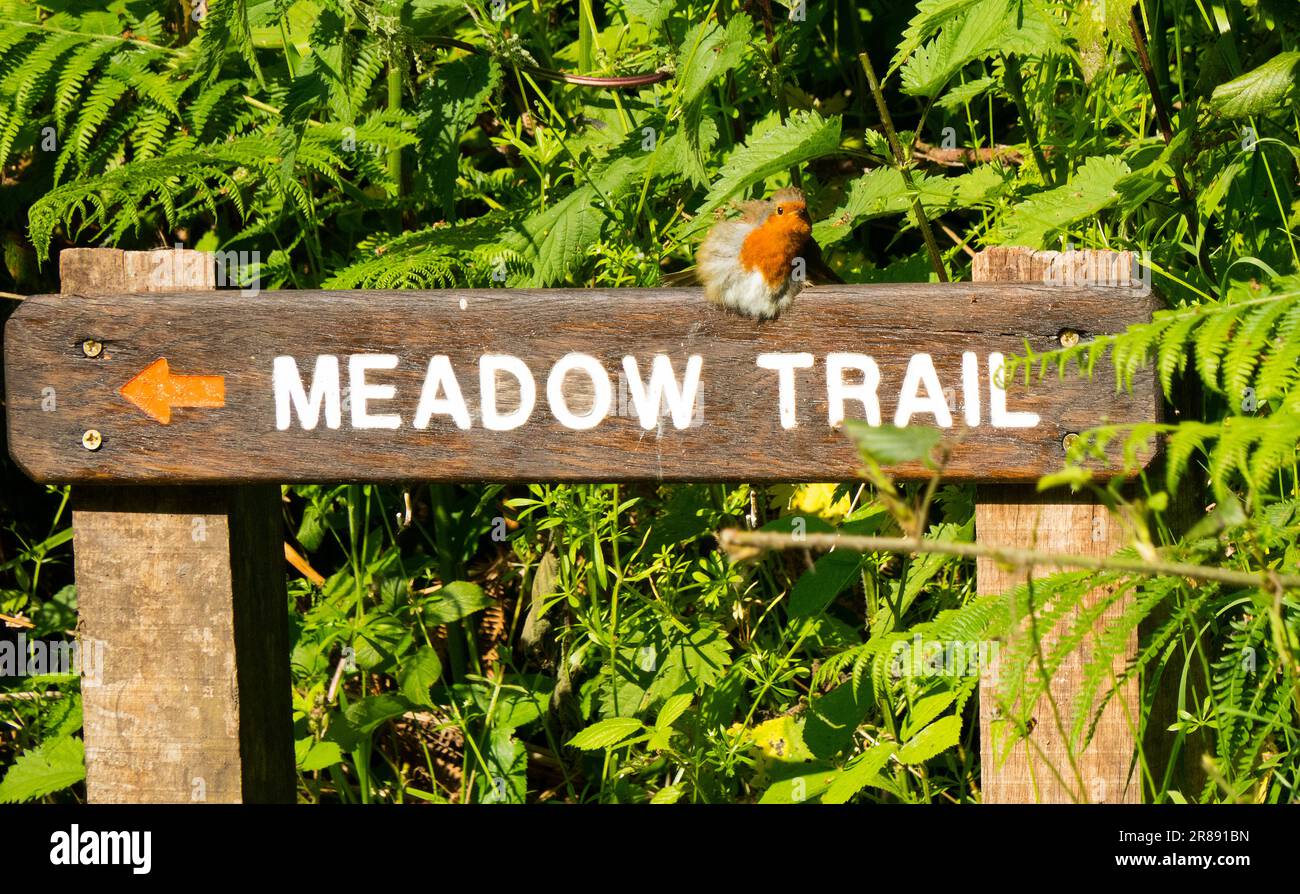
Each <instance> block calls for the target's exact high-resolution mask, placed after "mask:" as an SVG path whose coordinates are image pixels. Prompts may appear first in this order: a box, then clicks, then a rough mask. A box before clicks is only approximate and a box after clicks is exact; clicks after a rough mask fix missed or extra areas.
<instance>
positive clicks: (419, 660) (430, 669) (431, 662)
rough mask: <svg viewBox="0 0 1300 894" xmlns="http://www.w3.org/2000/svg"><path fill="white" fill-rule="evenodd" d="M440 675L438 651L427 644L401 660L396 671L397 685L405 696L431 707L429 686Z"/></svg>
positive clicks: (440, 667)
mask: <svg viewBox="0 0 1300 894" xmlns="http://www.w3.org/2000/svg"><path fill="white" fill-rule="evenodd" d="M441 676H442V662H441V661H439V660H438V653H437V652H435V651H434V650H433V649H431V648H429V647H428V646H422V647H421V648H420V649H419V650H418V651H417V652H416V653H415V655H413V656H412V657H411V658H408V659H407V660H406V661H404V662H402V667H401V670H399V671H398V672H397V685H398V686H399V687H400V688H401V690H402V695H404V696H406V697H407V698H408V699H410V700H411V701H412V702H414V703H415V704H417V705H424V706H425V707H429V708H432V707H433V700H432V699H430V698H429V687H430V686H432V685H433V684H434V683H436V682H438V678H439V677H441Z"/></svg>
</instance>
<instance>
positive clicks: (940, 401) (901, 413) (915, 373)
mask: <svg viewBox="0 0 1300 894" xmlns="http://www.w3.org/2000/svg"><path fill="white" fill-rule="evenodd" d="M922 387H924V388H925V397H922V396H921V392H920V389H921V388H922ZM917 413H929V414H930V415H932V416H934V423H935V425H937V426H939V427H940V428H952V412H951V411H950V410H949V409H948V401H947V400H945V399H944V396H943V386H942V385H940V384H939V373H938V372H937V371H935V368H934V360H933V359H931V357H930V355H929V354H913V355H912V359H911V360H909V361H907V373H906V374H905V375H904V376H903V389H902V391H900V392H899V394H898V409H897V410H895V411H894V425H897V426H898V427H899V428H902V427H903V426H905V425H907V423H909V422H911V421H912V417H913V416H915V415H916V414H917Z"/></svg>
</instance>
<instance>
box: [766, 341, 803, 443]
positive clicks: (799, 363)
mask: <svg viewBox="0 0 1300 894" xmlns="http://www.w3.org/2000/svg"><path fill="white" fill-rule="evenodd" d="M755 362H756V363H757V364H758V365H759V367H760V368H762V369H774V370H776V387H777V393H776V403H777V409H778V411H779V412H780V414H781V427H782V428H794V427H795V426H796V425H798V424H799V420H798V419H797V418H796V416H795V393H794V371H795V370H796V369H808V368H809V367H811V366H812V365H813V355H812V354H808V353H803V354H759V355H758V359H757V360H756V361H755Z"/></svg>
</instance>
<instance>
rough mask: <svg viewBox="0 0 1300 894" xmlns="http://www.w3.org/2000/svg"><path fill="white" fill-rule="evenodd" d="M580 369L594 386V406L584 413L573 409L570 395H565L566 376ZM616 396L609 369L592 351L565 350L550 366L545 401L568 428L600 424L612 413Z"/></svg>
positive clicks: (582, 429) (590, 426) (587, 427)
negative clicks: (570, 406)
mask: <svg viewBox="0 0 1300 894" xmlns="http://www.w3.org/2000/svg"><path fill="white" fill-rule="evenodd" d="M578 371H581V372H584V373H586V374H587V376H588V377H589V378H590V379H591V387H592V400H591V409H590V410H589V411H587V413H585V414H583V415H579V414H577V413H574V412H573V411H572V410H570V409H569V402H568V399H567V398H566V397H565V396H564V377H565V376H567V375H568V374H569V373H570V372H578ZM613 398H614V389H613V386H611V385H610V383H609V373H607V372H605V367H603V366H601V365H600V361H599V360H597V359H596V358H595V357H592V356H591V355H590V354H578V353H576V352H575V353H573V354H565V355H564V356H563V357H562V358H560V361H559V362H558V363H556V364H555V365H554V366H553V367H551V374H550V376H548V377H547V379H546V401H547V403H549V404H550V405H551V415H552V416H554V417H555V418H556V419H557V420H559V422H560V424H561V425H563V426H564V427H565V428H571V429H574V430H575V431H586V430H587V429H590V428H595V427H596V426H598V425H600V423H601V420H603V419H604V418H605V417H606V416H608V415H609V405H610V403H611V402H612V401H613Z"/></svg>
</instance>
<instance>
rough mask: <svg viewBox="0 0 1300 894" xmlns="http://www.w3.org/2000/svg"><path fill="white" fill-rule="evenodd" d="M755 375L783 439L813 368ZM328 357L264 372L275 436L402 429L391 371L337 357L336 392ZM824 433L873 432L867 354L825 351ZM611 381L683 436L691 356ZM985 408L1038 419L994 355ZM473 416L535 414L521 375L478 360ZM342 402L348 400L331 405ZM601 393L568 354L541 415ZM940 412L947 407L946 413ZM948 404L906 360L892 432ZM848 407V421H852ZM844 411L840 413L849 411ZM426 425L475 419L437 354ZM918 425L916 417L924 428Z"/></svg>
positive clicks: (599, 380) (376, 359)
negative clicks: (1015, 395)
mask: <svg viewBox="0 0 1300 894" xmlns="http://www.w3.org/2000/svg"><path fill="white" fill-rule="evenodd" d="M754 362H755V365H756V366H757V367H758V368H760V369H764V370H770V371H772V372H775V373H776V374H777V381H776V385H777V408H776V409H777V414H778V418H779V419H780V422H781V427H782V428H784V429H792V428H795V427H796V426H797V425H798V424H799V420H798V388H797V375H796V371H797V370H801V369H811V368H813V367H814V366H815V365H816V360H815V359H814V357H813V355H812V354H810V353H807V352H799V353H772V354H759V355H758V356H757V357H756V358H755V360H754ZM339 365H340V362H339V358H338V357H336V356H334V355H332V354H322V355H319V356H317V357H316V359H315V365H314V369H313V372H312V376H311V380H310V382H309V383H304V381H303V378H302V375H301V372H300V370H299V367H298V361H297V360H296V359H295V358H293V357H289V356H283V357H276V358H275V359H274V363H273V368H272V376H271V381H272V390H273V392H274V397H275V427H276V428H277V429H278V430H280V431H285V430H286V429H288V428H290V427H291V426H292V424H293V418H294V416H297V418H298V422H299V424H300V425H301V426H302V428H303V430H304V431H311V430H312V429H315V428H316V426H317V425H318V424H319V423H320V420H321V416H322V414H323V415H324V419H325V426H326V427H327V428H331V429H337V428H339V427H340V426H341V424H342V416H343V412H344V411H345V410H346V411H349V413H350V417H351V427H352V428H355V429H396V428H400V427H401V426H402V417H401V415H399V414H398V413H385V412H380V410H381V409H382V408H380V407H377V406H376V405H377V404H382V403H384V402H387V401H392V400H395V399H396V398H397V387H396V386H395V385H392V384H387V383H384V382H382V381H381V380H379V377H378V376H375V377H373V378H372V377H371V373H379V372H383V371H385V370H394V369H396V368H397V367H398V365H399V358H398V357H397V355H395V354H352V355H350V356H349V357H348V358H347V366H348V387H347V388H346V389H344V388H342V387H341V381H340V369H339ZM825 365H826V413H827V423H828V424H829V425H831V426H832V427H836V426H839V425H840V424H841V423H843V422H844V420H845V418H847V417H848V416H849V415H853V416H854V418H861V419H864V420H866V422H867V424H868V425H881V424H883V420H882V411H881V401H880V389H881V386H882V381H883V380H882V375H881V370H880V365H879V364H878V363H877V362H876V360H875V358H873V357H872V356H871V355H869V354H858V353H851V352H832V353H829V354H827V355H826V357H825ZM622 366H623V374H624V376H625V377H626V381H627V390H628V393H629V395H630V404H631V408H632V410H633V411H634V415H635V416H636V419H637V423H638V424H639V425H640V426H641V428H643V429H645V430H646V431H653V430H655V429H657V428H660V426H661V422H662V420H663V419H664V418H665V417H667V418H670V419H671V420H672V424H673V427H674V428H677V429H685V428H689V427H690V426H691V425H692V423H693V422H694V421H695V416H696V412H695V411H696V407H697V406H698V403H699V400H700V388H701V384H700V383H701V379H702V378H703V374H704V358H703V357H702V356H700V355H699V354H692V355H690V356H689V357H688V358H687V360H686V365H685V369H684V370H682V371H680V377H679V371H678V370H677V369H675V368H674V367H673V362H672V359H671V358H670V357H669V356H668V355H667V354H655V355H654V356H653V357H652V358H650V370H649V375H648V377H647V376H645V375H643V374H642V369H643V368H642V366H641V365H640V363H639V362H638V360H637V358H636V357H633V356H631V355H628V356H625V357H623V358H622ZM987 374H988V379H989V403H988V407H989V410H988V420H987V424H988V425H990V426H992V427H994V428H1034V427H1036V426H1038V424H1039V422H1040V420H1039V416H1038V414H1037V413H1032V412H1027V411H1012V410H1009V409H1008V408H1007V390H1006V382H1005V381H1004V378H1005V375H1006V362H1005V358H1004V357H1003V355H1002V354H1000V353H997V352H991V353H990V354H989V355H988V363H987ZM572 376H576V377H578V379H581V378H583V377H585V378H586V379H587V380H589V382H590V384H589V385H588V384H587V383H585V382H584V383H581V385H578V386H576V387H575V385H574V384H571V377H572ZM505 378H510V379H514V387H505V386H503V384H502V380H503V379H505ZM478 386H479V408H478V411H479V412H478V417H477V418H478V419H479V420H480V422H481V424H482V426H483V427H484V428H485V429H487V430H488V431H511V430H513V429H517V428H519V427H521V426H523V425H525V424H526V423H527V422H528V421H529V420H530V419H532V417H533V412H534V410H535V409H536V407H537V390H538V387H537V380H536V378H535V377H534V375H533V372H532V370H531V369H529V368H528V365H527V364H526V363H525V362H524V361H523V360H521V359H520V358H518V357H515V356H513V355H511V354H483V355H481V356H480V357H479V369H478ZM981 386H982V380H981V376H980V357H979V355H978V354H976V353H975V352H974V351H965V352H963V353H962V355H961V407H960V410H961V413H962V418H963V421H964V422H965V424H966V425H968V426H971V427H974V426H978V425H981V424H984V422H985V420H984V414H983V399H982V393H981V392H982V390H983V389H982V387H981ZM503 389H504V390H505V393H506V394H507V395H508V397H507V399H509V396H514V397H516V398H517V403H516V405H515V406H514V407H513V408H508V409H504V410H503V409H502V407H501V400H500V398H501V396H502V391H503ZM345 394H346V395H348V400H346V401H345V400H344V399H343V396H344V395H345ZM577 394H582V395H585V396H586V397H589V398H590V402H591V404H590V408H589V409H587V410H586V412H583V413H578V412H575V411H574V409H573V408H572V407H571V406H570V400H571V398H572V397H574V396H576V395H577ZM613 397H614V395H613V386H612V383H611V380H610V375H609V372H608V371H607V370H606V369H605V367H604V365H602V364H601V362H600V361H599V360H597V359H596V358H595V357H593V356H591V355H590V354H582V353H577V352H574V353H570V354H566V355H565V356H564V357H561V358H560V359H559V360H558V361H556V363H555V364H554V365H553V366H552V367H551V369H550V372H549V373H548V375H547V377H546V402H547V405H548V407H549V409H550V412H551V416H552V417H553V418H554V419H555V420H556V421H557V422H559V423H560V424H561V425H563V426H564V427H565V428H569V429H572V430H574V431H588V430H590V429H593V428H595V427H596V426H598V425H600V424H601V423H602V422H603V421H604V420H605V419H606V417H608V416H609V414H610V412H611V411H612V410H613ZM950 402H951V403H952V404H953V406H950ZM956 403H957V399H956V393H955V391H954V390H952V389H949V390H948V391H947V392H945V390H944V387H943V383H942V381H941V379H940V377H939V372H938V369H937V368H936V367H935V364H934V358H933V357H931V355H929V354H924V353H918V354H913V355H912V356H911V357H910V358H909V359H908V363H907V369H906V371H905V373H904V375H903V383H902V385H901V386H900V387H899V390H898V403H897V405H896V409H895V412H894V417H893V420H892V421H893V423H894V425H897V426H906V425H910V424H912V423H913V420H915V419H917V417H922V418H920V419H919V420H918V422H919V423H920V424H927V425H929V424H933V425H936V426H938V427H939V428H951V427H952V425H953V412H954V410H956V409H957V407H956V406H955V404H956ZM859 408H860V413H859ZM851 410H852V413H850V411H851ZM435 416H445V417H448V418H449V419H451V421H452V422H453V423H455V425H456V427H457V428H459V429H461V430H462V431H464V430H468V429H470V428H472V427H473V425H474V419H475V416H474V414H473V413H472V411H471V407H470V404H469V402H468V401H467V400H466V399H465V395H464V393H463V392H462V390H461V386H460V380H459V379H458V378H457V376H456V372H455V370H454V369H453V367H452V362H451V359H450V357H448V356H447V355H445V354H437V355H435V356H433V357H432V358H430V360H429V363H428V368H427V370H426V372H425V376H424V383H423V386H422V387H421V389H420V395H419V401H418V403H417V405H416V409H415V415H414V417H413V418H412V420H411V427H413V428H416V429H427V428H428V427H429V425H430V423H431V422H432V421H433V418H434V417H435ZM927 417H928V418H927Z"/></svg>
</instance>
